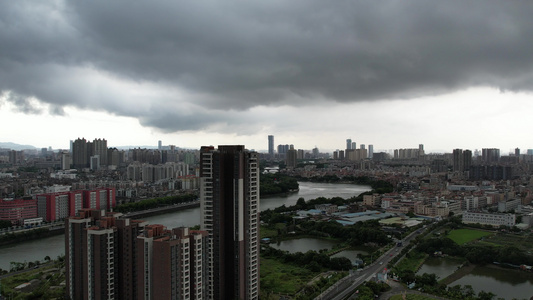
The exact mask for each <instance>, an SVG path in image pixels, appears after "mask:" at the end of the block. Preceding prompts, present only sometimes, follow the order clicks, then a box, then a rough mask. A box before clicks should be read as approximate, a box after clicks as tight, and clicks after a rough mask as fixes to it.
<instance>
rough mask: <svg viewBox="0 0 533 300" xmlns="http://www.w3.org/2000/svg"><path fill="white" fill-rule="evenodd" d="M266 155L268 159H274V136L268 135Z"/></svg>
mask: <svg viewBox="0 0 533 300" xmlns="http://www.w3.org/2000/svg"><path fill="white" fill-rule="evenodd" d="M268 155H269V156H270V158H273V157H274V136H273V135H269V136H268Z"/></svg>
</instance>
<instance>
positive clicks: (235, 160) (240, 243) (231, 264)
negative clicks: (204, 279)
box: [200, 145, 260, 299]
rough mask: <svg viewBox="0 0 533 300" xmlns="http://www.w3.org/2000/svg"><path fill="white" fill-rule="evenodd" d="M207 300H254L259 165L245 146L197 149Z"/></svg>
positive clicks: (256, 267) (257, 255) (256, 268)
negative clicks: (206, 238) (206, 244)
mask: <svg viewBox="0 0 533 300" xmlns="http://www.w3.org/2000/svg"><path fill="white" fill-rule="evenodd" d="M200 186H201V188H200V203H201V204H200V205H201V211H202V213H201V218H202V219H201V227H202V229H203V230H205V231H207V232H208V234H209V249H210V251H209V261H208V265H209V266H210V267H209V269H208V281H209V289H208V291H207V293H208V295H207V298H208V299H259V211H260V209H259V201H260V200H259V161H258V155H257V153H255V152H250V151H248V150H245V149H244V146H240V145H239V146H219V147H218V149H216V150H215V148H214V147H212V146H210V147H202V148H201V150H200Z"/></svg>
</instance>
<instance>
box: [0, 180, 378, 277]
mask: <svg viewBox="0 0 533 300" xmlns="http://www.w3.org/2000/svg"><path fill="white" fill-rule="evenodd" d="M368 190H370V187H369V186H364V185H355V184H344V183H339V184H333V183H312V182H300V190H299V191H298V192H295V193H291V194H288V195H283V196H271V197H266V198H262V199H261V204H260V205H261V210H266V209H269V208H276V207H278V206H281V205H286V206H289V205H294V204H296V201H298V198H300V197H302V198H304V199H305V200H311V199H315V198H318V197H326V198H332V197H341V198H351V197H354V196H357V195H359V194H361V193H363V192H365V191H368ZM142 219H143V220H146V221H148V222H149V223H150V224H162V225H165V226H167V227H168V228H174V227H180V226H185V227H191V226H194V225H198V224H200V208H190V209H186V210H181V211H177V212H172V213H167V214H162V215H157V216H152V217H146V218H142ZM304 252H305V251H304ZM64 253H65V237H64V236H63V235H60V236H53V237H48V238H43V239H39V240H33V241H27V242H23V243H19V244H13V245H7V246H1V247H0V268H1V269H4V270H9V268H10V262H12V261H15V262H24V261H26V262H29V261H36V260H43V259H44V257H45V256H50V257H51V258H56V257H57V256H59V255H63V254H64Z"/></svg>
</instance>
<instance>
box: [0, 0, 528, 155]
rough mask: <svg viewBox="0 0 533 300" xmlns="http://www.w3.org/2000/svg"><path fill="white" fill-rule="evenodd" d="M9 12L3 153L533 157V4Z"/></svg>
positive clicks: (1, 94)
mask: <svg viewBox="0 0 533 300" xmlns="http://www.w3.org/2000/svg"><path fill="white" fill-rule="evenodd" d="M0 4H1V6H0V7H1V9H0V120H2V122H1V124H2V126H1V128H2V129H1V131H0V132H1V135H0V142H14V143H19V144H31V145H34V146H37V147H48V146H51V147H53V148H55V149H58V148H63V149H65V148H68V147H69V140H74V139H76V138H78V137H80V138H81V137H84V138H86V139H89V140H92V139H95V138H105V139H107V141H108V146H123V145H154V146H156V145H157V141H158V140H162V141H163V144H164V145H169V144H173V145H176V146H178V147H186V148H199V147H200V146H202V145H219V144H244V145H246V146H247V148H250V149H256V150H263V149H267V136H268V135H270V134H271V135H274V136H275V144H276V145H278V144H294V145H295V147H296V148H300V149H311V148H313V147H315V146H316V147H318V148H319V149H320V150H323V151H326V150H335V149H343V148H344V147H345V145H346V139H347V138H351V139H352V140H353V141H355V142H356V143H357V144H358V145H359V144H366V145H369V144H373V145H374V149H376V150H380V149H383V150H387V149H395V148H417V147H418V144H424V145H425V149H426V151H447V152H451V151H452V149H453V148H463V149H472V150H474V149H481V148H500V149H501V151H502V154H506V153H507V152H508V151H509V150H511V149H514V148H515V147H519V148H521V149H523V150H522V152H523V153H524V152H525V151H526V149H528V148H533V139H532V138H531V136H532V134H531V132H532V130H531V129H530V127H531V121H530V119H531V117H532V113H533V101H532V99H531V95H532V94H531V93H532V89H533V38H532V36H531V34H532V33H533V18H532V17H531V16H532V15H533V5H532V4H531V3H530V2H529V1H503V0H502V1H488V0H487V1H477V0H471V1H465V0H461V1H427V0H418V1H410V0H401V1H400V0H398V1H387V0H385V1H348V0H344V1H342V0H331V1H323V0H305V1H300V0H292V1H286V0H283V1H277V0H270V1H230V0H228V1H210V0H202V1H179V0H171V1H167V0H157V1H131V0H128V1H121V0H114V1H98V0H96V1H60V0H58V1H25V0H17V1H10V0H0Z"/></svg>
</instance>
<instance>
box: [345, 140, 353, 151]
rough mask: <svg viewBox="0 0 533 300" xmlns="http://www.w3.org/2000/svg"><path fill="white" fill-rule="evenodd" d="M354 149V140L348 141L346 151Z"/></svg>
mask: <svg viewBox="0 0 533 300" xmlns="http://www.w3.org/2000/svg"><path fill="white" fill-rule="evenodd" d="M349 149H352V139H346V150H349Z"/></svg>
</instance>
